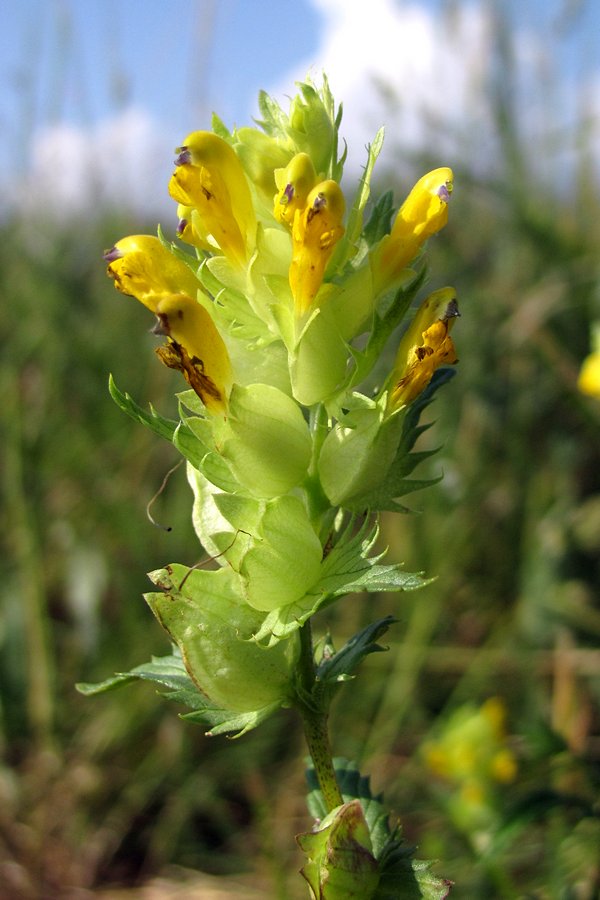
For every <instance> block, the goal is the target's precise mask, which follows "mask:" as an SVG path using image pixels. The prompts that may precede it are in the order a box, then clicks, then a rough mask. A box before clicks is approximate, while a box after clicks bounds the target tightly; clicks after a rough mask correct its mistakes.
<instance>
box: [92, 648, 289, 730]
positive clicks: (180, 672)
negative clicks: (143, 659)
mask: <svg viewBox="0 0 600 900" xmlns="http://www.w3.org/2000/svg"><path fill="white" fill-rule="evenodd" d="M134 681H151V682H154V683H155V684H159V685H162V686H163V687H167V688H169V689H170V690H168V691H164V692H162V694H161V696H162V697H164V698H165V699H166V700H172V701H174V702H175V703H180V704H181V705H182V706H187V707H189V708H190V710H191V711H190V712H188V713H181V714H180V718H182V719H186V720H188V721H190V722H194V723H196V724H202V725H209V726H210V730H209V731H207V732H206V733H207V735H210V736H214V735H217V734H226V733H230V732H236V734H235V735H234V737H241V736H242V734H245V733H246V732H247V731H250V730H251V729H252V728H256V726H257V725H259V724H260V723H261V722H262V721H264V719H266V718H268V717H269V716H270V715H271V714H272V713H273V712H275V711H276V710H277V709H278V708H279V707H280V705H281V704H279V703H275V704H271V705H270V706H266V707H264V708H263V709H259V710H254V711H252V712H249V713H234V712H232V711H231V710H228V709H222V708H220V707H218V706H215V705H214V704H213V703H212V702H211V701H210V700H209V699H208V697H206V696H205V695H204V694H203V693H201V691H199V690H198V688H197V687H196V686H195V684H194V682H193V681H192V679H191V678H190V676H189V675H188V673H187V671H186V669H185V666H184V664H183V660H182V658H181V654H180V653H179V651H176V650H174V652H173V653H172V654H170V655H169V656H153V657H152V659H151V660H150V662H147V663H142V665H140V666H136V667H135V669H131V671H130V672H118V673H117V674H115V675H113V677H112V678H107V679H105V680H104V681H100V682H98V683H96V684H89V683H79V684H76V685H75V687H76V689H77V690H78V691H79V693H80V694H84V695H85V696H86V697H93V696H96V695H97V694H105V693H107V692H108V691H113V690H116V689H117V688H120V687H124V686H125V685H127V684H132V683H133V682H134Z"/></svg>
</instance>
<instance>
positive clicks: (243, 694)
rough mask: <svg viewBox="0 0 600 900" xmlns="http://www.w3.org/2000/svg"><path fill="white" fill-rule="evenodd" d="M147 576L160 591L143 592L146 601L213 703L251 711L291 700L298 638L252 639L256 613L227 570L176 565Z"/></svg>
mask: <svg viewBox="0 0 600 900" xmlns="http://www.w3.org/2000/svg"><path fill="white" fill-rule="evenodd" d="M151 577H152V580H153V581H154V582H155V583H156V584H157V585H159V586H160V587H161V588H162V589H163V590H162V591H161V592H158V593H153V594H146V600H147V602H148V604H149V606H150V608H151V609H152V611H153V613H154V615H155V616H156V617H157V619H158V620H159V622H160V623H161V625H162V626H163V627H164V629H165V630H166V631H167V632H168V634H169V635H170V637H171V639H172V640H173V642H174V643H175V644H177V646H178V647H179V649H180V651H181V655H182V657H183V661H184V663H185V667H186V669H187V671H188V673H189V675H190V677H191V678H192V680H193V681H194V683H195V684H196V686H197V687H198V688H199V689H200V690H201V691H202V692H203V693H204V694H206V695H207V696H208V697H209V698H210V700H212V701H213V703H216V704H218V705H219V706H221V707H222V708H223V709H228V710H231V711H233V712H251V711H257V710H260V709H262V708H264V707H267V706H271V705H272V704H275V705H276V706H281V705H284V704H287V703H289V702H290V700H291V697H292V673H293V671H294V664H295V662H296V659H297V655H298V642H297V640H290V641H286V642H285V643H281V644H279V645H278V646H277V647H276V648H273V649H271V650H265V649H264V648H262V647H260V646H259V645H257V644H256V643H255V642H254V641H253V640H252V635H253V632H254V631H255V630H256V629H257V627H258V625H259V623H260V616H258V615H257V614H256V613H255V612H254V611H253V610H252V609H250V607H249V606H248V605H247V604H246V603H244V602H243V598H242V597H241V596H240V594H239V583H238V581H237V579H236V578H235V575H234V573H233V572H232V571H231V570H230V569H220V570H219V571H216V572H214V571H213V572H207V571H202V570H193V571H191V572H190V571H188V570H186V569H185V567H183V566H176V567H175V566H174V567H170V568H169V569H168V570H165V569H162V570H159V571H158V572H153V573H152V576H151Z"/></svg>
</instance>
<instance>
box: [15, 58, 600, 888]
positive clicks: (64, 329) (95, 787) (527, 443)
mask: <svg viewBox="0 0 600 900" xmlns="http://www.w3.org/2000/svg"><path fill="white" fill-rule="evenodd" d="M500 62H502V58H500ZM499 71H500V73H502V67H501V66H500V69H499ZM501 83H502V78H501V77H499V84H501ZM509 100H510V98H507V96H506V95H505V94H504V93H503V92H502V91H501V90H498V91H497V92H496V93H495V94H494V93H492V94H491V103H492V107H493V110H494V116H495V121H496V122H497V124H498V143H499V147H500V149H501V153H500V154H499V159H498V165H497V169H496V171H495V176H494V180H493V181H490V180H485V181H483V180H478V179H477V178H476V177H475V176H473V174H472V173H471V172H470V171H469V170H465V171H461V170H460V166H456V165H455V174H456V191H455V195H454V197H453V200H452V204H453V205H452V209H451V221H450V225H449V227H448V228H447V229H446V230H445V231H444V233H443V234H442V235H441V236H440V237H438V238H437V239H436V240H435V241H432V242H430V245H429V260H430V271H431V273H433V275H435V278H436V279H437V278H440V279H443V283H448V284H454V285H455V286H456V287H457V290H458V294H459V300H460V305H461V311H462V318H461V320H460V321H459V323H458V324H457V326H456V329H455V332H454V336H455V339H456V344H457V348H458V352H459V356H460V363H459V366H458V377H457V378H455V379H453V380H452V382H451V383H450V385H449V386H446V388H445V389H444V391H443V392H442V393H441V394H440V395H439V397H438V399H437V400H436V402H435V404H434V405H433V406H432V408H431V409H432V412H431V415H432V416H435V417H436V423H435V425H434V426H433V428H432V429H431V430H430V431H428V432H427V433H426V435H425V436H424V438H423V441H424V442H425V443H424V446H429V447H431V446H435V445H436V444H439V445H440V446H441V451H440V453H439V454H438V455H437V456H435V457H434V458H433V459H432V460H431V461H429V462H428V463H427V465H426V466H423V471H421V472H420V473H419V475H420V477H426V476H435V475H436V474H438V473H439V472H440V471H443V472H444V476H445V477H444V481H443V482H442V483H441V484H440V485H438V486H437V487H434V488H432V489H430V490H429V491H428V492H425V493H423V494H422V495H417V498H416V499H415V500H414V503H413V506H414V507H418V508H419V509H420V511H421V514H420V515H417V516H406V517H398V516H395V517H390V518H389V519H388V520H386V523H385V541H386V542H387V543H389V545H390V553H391V556H392V557H393V558H394V559H395V560H398V559H403V560H405V561H406V565H407V569H408V570H410V571H414V570H415V569H425V570H426V572H427V573H428V574H430V575H435V576H437V581H436V582H435V583H434V584H432V585H431V586H429V587H428V588H427V589H425V590H424V591H419V592H417V593H414V594H407V595H404V596H402V597H401V598H400V599H398V598H397V597H394V596H391V597H390V596H385V597H383V596H382V597H381V598H378V599H377V601H375V603H373V602H371V601H370V603H369V606H368V608H367V606H366V605H365V603H364V602H363V601H362V600H361V599H360V598H349V599H348V600H347V601H346V602H345V603H342V604H339V605H338V606H337V607H336V608H335V610H334V611H333V612H331V613H330V615H329V618H328V619H325V617H323V629H324V630H325V628H326V627H327V626H329V627H330V628H331V630H332V632H333V635H334V639H335V641H336V642H337V643H338V644H340V643H342V641H343V640H344V639H346V638H347V637H348V636H350V635H351V634H352V633H354V631H356V630H358V629H359V628H360V627H363V626H365V625H366V624H367V623H368V622H370V621H373V620H374V619H376V618H378V617H381V616H382V615H386V614H389V613H392V614H394V615H395V616H397V617H398V618H399V619H400V623H399V625H397V626H395V628H394V629H392V632H391V637H390V643H391V647H392V649H391V652H390V653H389V654H387V655H383V654H377V655H376V656H375V657H374V658H372V659H369V660H368V661H367V662H366V663H365V666H364V669H365V675H363V676H362V677H361V676H359V679H358V682H357V686H356V687H355V688H353V689H352V704H346V703H345V702H344V693H343V692H342V693H341V701H340V703H338V705H337V706H336V708H335V711H334V715H333V720H332V735H333V743H334V749H335V751H336V752H338V753H344V754H345V755H347V756H351V757H353V758H355V759H356V760H357V761H358V762H359V763H360V764H361V768H362V769H363V771H365V772H370V773H371V775H372V778H373V782H374V787H375V788H376V789H377V790H379V789H384V790H385V792H386V798H387V801H388V804H389V805H391V806H392V807H393V808H395V809H397V810H398V814H399V816H400V817H401V820H402V824H403V827H404V830H405V834H406V836H407V837H408V839H410V840H414V841H415V842H417V843H418V844H419V845H420V851H419V852H420V853H421V855H423V856H427V857H431V856H434V857H437V858H439V859H441V860H442V863H441V864H440V867H439V870H440V873H441V874H443V875H444V876H446V877H449V878H452V879H453V880H454V881H455V882H456V887H455V888H454V891H453V893H452V896H453V897H456V898H482V900H483V898H490V897H500V898H505V897H506V898H513V897H514V898H516V897H522V896H529V897H535V898H539V900H546V898H554V897H561V898H565V900H566V898H578V900H586V898H590V900H591V898H594V897H596V896H598V893H599V892H600V867H599V863H598V854H597V848H598V845H599V843H600V827H599V822H600V819H599V816H600V805H599V799H598V798H599V789H600V662H599V659H600V654H599V653H598V640H599V637H600V600H599V596H600V591H599V587H600V562H599V560H600V441H599V426H600V404H599V402H598V401H594V400H592V399H590V398H584V397H582V396H580V395H579V394H578V393H577V390H576V378H577V372H578V367H579V364H580V361H581V360H582V358H583V357H584V356H585V354H586V353H587V352H588V349H589V343H588V342H589V334H590V329H591V326H592V324H593V322H594V321H595V320H597V319H599V318H600V295H599V292H598V274H599V273H598V265H599V264H598V259H599V248H600V225H599V223H598V217H597V209H598V204H599V203H600V187H599V185H598V183H597V181H596V180H594V177H593V175H592V173H591V172H590V169H589V166H588V163H587V155H586V152H585V148H584V149H583V150H582V153H581V158H580V162H579V168H578V169H577V171H576V173H575V174H576V180H575V184H574V187H573V189H572V190H570V191H569V192H566V191H562V189H561V185H560V184H557V183H554V182H549V181H546V180H544V176H543V175H542V174H541V171H540V170H539V169H538V168H537V166H536V158H535V157H534V156H532V155H531V154H530V153H529V151H528V148H527V147H526V146H525V142H524V139H522V138H521V136H520V134H519V130H518V127H517V124H516V122H517V117H516V115H515V114H514V111H513V110H512V109H511V107H510V102H509ZM429 162H431V165H432V166H433V165H437V164H439V160H438V159H437V158H435V159H434V158H432V159H431V160H427V159H423V158H422V157H421V158H420V159H419V160H418V161H415V172H417V174H418V173H419V172H422V171H425V170H426V168H427V167H428V164H429ZM405 188H406V185H404V189H405ZM401 192H402V188H399V194H398V196H400V195H401ZM154 227H155V226H154V224H153V223H150V224H149V225H148V226H147V230H149V231H150V232H152V231H153V230H154ZM143 230H144V228H143V225H142V223H140V222H139V221H136V222H131V221H127V220H126V219H125V218H124V217H120V218H119V217H116V216H115V217H113V218H108V217H104V218H103V220H102V221H97V222H96V221H91V222H87V223H78V224H77V227H76V228H75V227H73V228H66V227H65V228H56V227H54V226H51V225H50V224H49V223H48V222H44V220H43V219H42V218H40V219H38V220H36V222H32V221H29V222H23V221H21V220H19V219H15V220H14V221H9V222H5V224H4V225H3V226H2V239H1V241H0V272H1V274H0V279H1V296H2V305H1V307H0V334H1V337H2V348H3V349H2V359H1V363H0V384H1V386H2V392H1V396H2V407H1V411H0V418H1V424H2V434H3V448H2V449H3V453H2V505H3V509H4V511H5V518H4V527H3V559H2V578H1V593H2V620H1V626H0V681H1V685H2V698H1V707H0V748H1V751H2V762H1V768H0V895H1V896H5V895H6V896H11V897H24V898H36V897H41V896H43V897H63V896H68V891H75V890H76V889H78V888H82V889H83V888H90V889H92V888H94V887H97V886H99V885H104V884H107V883H123V884H134V883H139V882H140V881H143V880H144V879H146V878H148V877H150V876H151V875H153V874H155V873H156V872H158V871H161V870H163V869H164V868H165V867H166V866H168V865H169V864H178V865H181V866H189V867H192V868H197V869H203V870H206V871H209V872H213V873H217V874H222V873H227V872H233V871H241V870H245V869H251V870H253V871H254V872H256V873H257V875H258V876H259V877H261V878H262V879H266V882H267V883H268V885H269V886H270V887H269V890H270V892H271V894H272V895H273V896H281V897H294V896H304V894H303V893H302V891H303V888H302V886H301V885H299V884H296V882H298V881H299V879H298V877H297V875H296V870H297V868H298V867H299V865H300V859H299V856H298V855H297V853H296V852H295V851H294V849H293V834H295V833H298V832H300V831H303V830H306V827H307V819H306V814H305V811H304V808H303V806H302V800H301V796H302V792H303V781H302V756H303V753H304V750H303V747H302V739H301V734H300V729H299V727H298V724H297V723H296V722H295V721H294V719H293V718H292V717H291V716H287V715H283V714H282V715H281V716H279V717H277V718H275V719H273V720H270V721H269V722H268V723H266V725H264V726H262V727H261V728H260V729H259V730H257V731H256V732H254V733H252V734H251V735H248V736H247V737H245V738H243V739H242V740H241V741H238V742H236V741H227V740H224V739H215V740H213V741H211V740H209V739H207V738H204V737H203V735H202V732H201V730H200V729H199V728H197V727H193V726H190V725H189V724H183V723H182V722H180V721H179V720H178V719H177V718H176V715H175V714H174V710H173V708H172V707H171V705H170V704H164V703H162V701H160V700H159V699H158V698H157V697H156V696H155V694H154V692H153V691H152V690H151V689H150V688H148V687H145V686H136V687H132V688H130V689H128V690H129V693H118V694H115V695H107V696H106V697H101V698H98V699H95V700H88V699H85V698H83V697H80V696H78V695H77V694H76V693H75V690H74V687H73V685H74V683H75V682H76V681H82V680H85V681H94V680H101V679H103V678H105V677H107V676H108V675H110V674H111V673H112V672H113V671H124V670H127V669H128V668H130V667H132V666H135V665H137V664H138V663H140V662H142V661H144V660H146V659H147V658H148V657H149V655H150V654H151V653H153V652H156V653H163V652H165V651H166V649H167V645H166V640H165V638H164V637H163V636H162V635H161V634H160V632H159V630H158V628H157V626H156V625H155V623H154V622H153V620H152V618H151V615H150V613H149V611H148V610H147V609H146V608H145V605H144V603H143V601H142V599H141V594H142V593H143V591H144V590H146V589H147V588H148V582H147V580H146V579H145V577H144V573H145V572H146V571H149V570H151V569H154V568H156V567H158V566H160V565H162V564H164V563H167V562H171V561H174V560H177V561H187V562H189V563H190V564H193V563H194V562H196V561H197V560H198V558H199V556H200V554H201V549H200V548H199V547H198V546H197V543H196V539H195V536H194V534H193V530H192V528H191V524H190V522H189V513H190V503H191V497H190V494H189V491H188V488H187V485H186V483H185V476H184V472H183V469H179V470H178V471H176V472H175V473H173V474H172V475H171V477H170V478H169V480H168V482H167V485H166V487H165V489H164V491H163V492H162V493H161V494H160V496H159V497H158V499H157V500H156V502H155V503H154V504H153V506H152V515H153V516H154V518H155V519H156V520H157V521H158V522H159V523H161V524H162V525H165V526H168V527H170V528H171V531H169V532H167V531H165V530H163V529H161V528H159V527H157V526H155V525H153V524H152V523H151V522H150V521H149V519H148V518H147V516H146V505H147V504H148V502H149V501H151V500H152V498H153V496H154V495H155V493H156V492H157V491H158V490H159V488H160V487H161V483H162V481H163V478H164V476H165V475H166V474H167V472H168V471H169V470H170V469H171V467H172V466H173V465H174V464H175V463H176V462H177V456H176V453H175V451H174V450H173V448H172V447H170V446H168V445H166V444H161V443H160V442H158V441H157V440H155V439H154V437H153V436H152V435H150V434H149V433H148V432H146V431H145V430H144V429H142V428H139V427H137V426H136V425H135V424H134V423H132V422H131V421H130V420H129V419H126V418H125V417H124V416H123V415H122V414H121V413H120V412H119V411H118V410H117V408H116V407H115V406H114V405H113V404H112V402H111V400H110V398H109V396H108V392H107V379H108V373H109V371H112V372H113V374H114V376H115V379H116V382H117V384H118V385H119V386H120V387H121V388H122V389H125V390H127V391H128V392H130V393H131V394H132V396H134V397H135V398H136V399H138V400H139V401H140V402H146V401H147V400H148V401H152V403H153V404H154V405H155V406H156V407H157V408H158V409H159V410H160V411H161V412H163V413H165V414H167V415H168V414H169V412H170V411H172V406H173V403H174V400H173V391H174V389H179V387H180V385H179V383H178V381H177V379H176V377H175V376H174V375H173V373H169V372H167V371H166V370H165V369H164V367H161V366H159V365H158V364H157V363H156V361H155V360H154V358H153V352H152V347H153V344H154V339H153V338H152V337H151V336H150V335H148V336H145V333H146V332H147V330H148V319H147V314H146V312H145V310H143V309H142V308H141V307H139V304H137V303H135V302H133V301H132V302H131V303H128V302H127V300H126V299H125V298H123V297H121V296H119V295H117V293H116V292H115V291H114V290H113V288H112V287H111V285H110V283H109V282H108V280H106V279H105V276H104V270H103V265H102V262H101V260H100V254H101V251H102V249H103V247H105V246H110V245H111V244H112V243H113V242H114V240H115V239H117V238H118V237H120V236H122V235H124V234H128V233H131V232H133V233H139V232H140V231H143ZM433 275H432V278H433ZM441 283H442V282H440V283H437V282H436V283H435V284H432V287H433V288H436V287H439V286H441ZM138 307H139V308H138ZM392 355H393V348H390V359H389V362H390V364H391V359H392ZM347 690H348V689H347ZM492 696H498V697H501V698H502V700H503V702H504V704H505V706H506V709H507V729H508V735H509V736H508V739H507V740H508V745H509V746H510V747H511V750H512V752H513V753H514V755H515V757H516V759H517V766H518V769H517V774H516V777H515V778H514V780H512V781H510V783H505V784H501V785H496V786H495V797H496V801H495V812H494V816H493V817H492V820H491V821H490V822H489V823H488V826H487V831H486V835H485V837H484V839H481V836H480V835H475V834H473V833H470V832H469V831H468V829H466V830H465V829H464V828H462V829H461V828H459V827H457V824H456V821H457V817H456V815H455V798H454V799H453V795H452V791H453V786H452V785H451V784H448V783H445V782H444V780H443V779H441V778H440V779H437V778H435V777H433V776H432V774H431V773H430V772H429V770H428V769H427V766H426V764H425V761H424V757H423V754H422V753H421V750H420V748H422V746H423V745H424V743H425V742H426V741H427V740H428V739H430V738H431V736H432V735H435V734H436V731H437V730H439V729H440V728H443V727H444V723H445V722H446V721H447V720H449V718H450V717H451V716H454V718H453V719H452V721H456V711H457V710H460V709H461V707H463V706H464V705H465V704H467V703H470V704H472V703H474V704H481V703H483V702H484V701H485V700H486V699H487V698H489V697H492ZM337 735H339V736H340V738H339V741H338V740H337V738H336V736H337ZM265 848H266V852H265ZM2 892H4V893H2ZM298 892H299V893H298Z"/></svg>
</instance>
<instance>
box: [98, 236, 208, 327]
mask: <svg viewBox="0 0 600 900" xmlns="http://www.w3.org/2000/svg"><path fill="white" fill-rule="evenodd" d="M104 258H105V259H107V261H108V274H109V276H110V277H111V278H112V279H113V280H114V282H115V287H116V288H117V290H119V291H121V293H122V294H127V295H129V296H132V297H135V298H136V300H139V301H140V303H143V304H144V306H147V307H148V309H150V310H152V312H156V305H157V303H158V302H159V300H160V298H161V297H162V296H164V295H166V294H180V293H184V294H189V295H190V296H192V297H195V296H196V294H197V291H198V289H199V287H200V284H199V282H198V280H197V278H196V276H195V275H194V273H193V272H192V270H191V269H190V267H189V266H188V265H186V263H185V262H183V261H182V260H180V259H178V258H177V257H176V256H174V254H173V253H171V252H170V251H169V250H168V249H167V247H165V246H164V245H163V244H162V243H161V241H160V240H159V239H158V238H157V237H154V236H152V235H148V234H134V235H129V236H128V237H125V238H121V240H120V241H117V243H116V244H115V245H114V247H112V248H111V249H110V250H108V251H107V252H106V253H105V254H104Z"/></svg>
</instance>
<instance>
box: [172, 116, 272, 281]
mask: <svg viewBox="0 0 600 900" xmlns="http://www.w3.org/2000/svg"><path fill="white" fill-rule="evenodd" d="M177 153H178V156H177V160H176V166H177V168H176V169H175V172H174V173H173V175H172V176H171V180H170V182H169V193H170V195H171V197H173V199H174V200H176V201H177V202H178V203H180V204H182V205H183V206H186V207H191V208H193V209H196V210H197V211H198V220H197V222H194V223H193V224H194V228H195V230H196V232H197V234H198V240H200V241H201V242H205V243H206V244H207V245H208V246H210V247H212V248H213V249H215V248H216V249H219V250H220V251H221V252H222V253H224V254H225V256H226V257H227V258H228V259H230V260H231V262H233V263H235V264H236V265H239V266H244V265H245V264H246V262H247V261H248V258H249V255H250V252H251V250H252V249H253V247H254V242H255V238H256V218H255V215H254V208H253V205H252V197H251V194H250V188H249V187H248V182H247V181H246V176H245V174H244V170H243V168H242V164H241V163H240V161H239V159H238V158H237V156H236V154H235V151H234V150H233V149H232V147H230V146H229V144H228V143H227V142H226V141H224V140H223V138H220V137H219V136H218V135H216V134H213V133H212V132H210V131H194V132H193V133H192V134H190V135H188V137H187V138H186V139H185V141H184V143H183V145H182V146H181V147H178V148H177Z"/></svg>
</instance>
